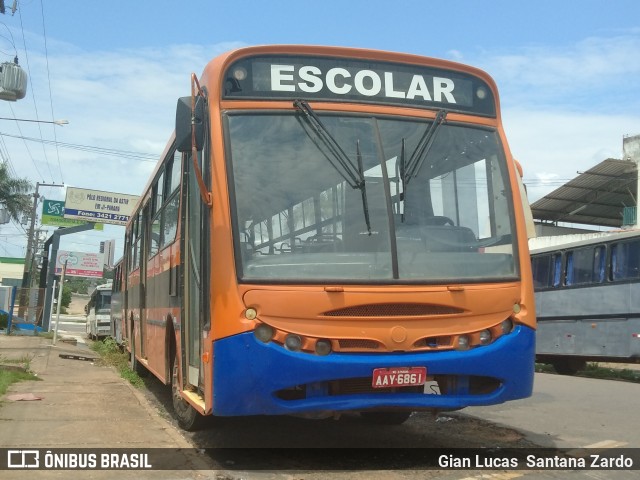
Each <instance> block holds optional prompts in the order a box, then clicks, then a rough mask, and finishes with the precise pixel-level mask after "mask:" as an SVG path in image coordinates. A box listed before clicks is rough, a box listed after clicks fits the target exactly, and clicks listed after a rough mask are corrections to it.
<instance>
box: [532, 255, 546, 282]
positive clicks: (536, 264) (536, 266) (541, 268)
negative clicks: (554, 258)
mask: <svg viewBox="0 0 640 480" xmlns="http://www.w3.org/2000/svg"><path fill="white" fill-rule="evenodd" d="M531 271H532V273H533V286H534V287H535V288H546V287H549V286H550V283H551V282H550V278H551V255H541V256H539V257H532V258H531Z"/></svg>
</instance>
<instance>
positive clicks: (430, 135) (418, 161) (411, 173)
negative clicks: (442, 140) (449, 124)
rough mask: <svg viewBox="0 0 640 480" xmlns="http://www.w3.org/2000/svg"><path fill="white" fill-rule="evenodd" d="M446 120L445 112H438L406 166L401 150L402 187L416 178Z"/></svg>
mask: <svg viewBox="0 0 640 480" xmlns="http://www.w3.org/2000/svg"><path fill="white" fill-rule="evenodd" d="M446 118H447V111H446V110H438V113H437V114H436V118H435V119H434V120H433V123H432V124H431V125H429V128H427V129H426V130H425V132H424V133H423V134H422V137H421V138H420V141H419V142H418V145H417V146H416V148H415V150H414V151H413V153H412V154H411V157H410V158H409V160H408V161H407V162H406V164H405V157H404V148H403V149H402V153H401V156H400V171H401V172H402V171H403V170H404V174H402V173H401V175H402V183H403V185H405V186H406V185H407V184H408V183H409V181H410V180H411V179H412V178H413V177H417V176H418V173H419V172H420V168H421V167H422V164H423V163H424V160H425V159H426V158H427V155H428V154H429V150H431V146H432V145H433V142H434V140H435V139H436V134H437V133H438V130H439V129H440V126H441V125H442V124H443V123H444V121H445V119H446ZM403 146H404V142H403Z"/></svg>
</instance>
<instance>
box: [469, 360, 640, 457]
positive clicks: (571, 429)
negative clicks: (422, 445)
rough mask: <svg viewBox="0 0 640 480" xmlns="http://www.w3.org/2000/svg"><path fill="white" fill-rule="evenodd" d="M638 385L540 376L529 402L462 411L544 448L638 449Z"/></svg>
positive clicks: (558, 376) (580, 378)
mask: <svg viewBox="0 0 640 480" xmlns="http://www.w3.org/2000/svg"><path fill="white" fill-rule="evenodd" d="M639 398H640V384H638V383H628V382H620V381H613V380H598V379H592V378H582V377H568V376H562V375H551V374H544V373H538V374H536V376H535V385H534V393H533V396H531V397H530V398H528V399H525V400H518V401H515V402H510V403H506V404H504V405H494V406H491V407H476V408H468V409H466V410H464V412H465V414H468V415H472V416H475V417H477V418H482V419H485V420H489V421H491V422H495V423H497V424H501V425H506V426H509V427H510V428H515V429H517V430H518V431H521V432H522V433H524V434H525V435H526V437H527V438H528V439H529V440H531V441H533V442H535V443H537V444H538V445H542V446H545V447H561V448H565V447H566V448H575V447H585V446H588V445H593V444H599V445H600V444H602V445H608V446H610V447H625V448H626V447H629V448H636V447H640V429H638V422H637V415H636V411H637V406H638V399H639Z"/></svg>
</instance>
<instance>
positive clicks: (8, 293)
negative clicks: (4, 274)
mask: <svg viewBox="0 0 640 480" xmlns="http://www.w3.org/2000/svg"><path fill="white" fill-rule="evenodd" d="M43 310H44V289H42V288H24V289H23V288H17V287H4V286H0V330H4V331H5V333H7V334H9V333H11V334H23V335H25V334H26V335H31V334H35V333H36V332H37V331H41V326H42V313H43Z"/></svg>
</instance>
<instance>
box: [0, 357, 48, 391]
mask: <svg viewBox="0 0 640 480" xmlns="http://www.w3.org/2000/svg"><path fill="white" fill-rule="evenodd" d="M31 360H33V357H30V356H29V355H23V356H22V357H20V358H6V357H3V356H2V355H0V364H4V365H9V364H10V365H11V366H12V367H13V366H14V365H15V367H16V368H9V367H5V368H3V367H2V366H0V396H2V395H4V394H5V393H7V390H8V389H9V386H10V385H11V384H13V383H16V382H23V381H26V380H40V379H39V378H38V377H37V376H35V375H34V374H33V373H32V372H31V371H30V366H31Z"/></svg>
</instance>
